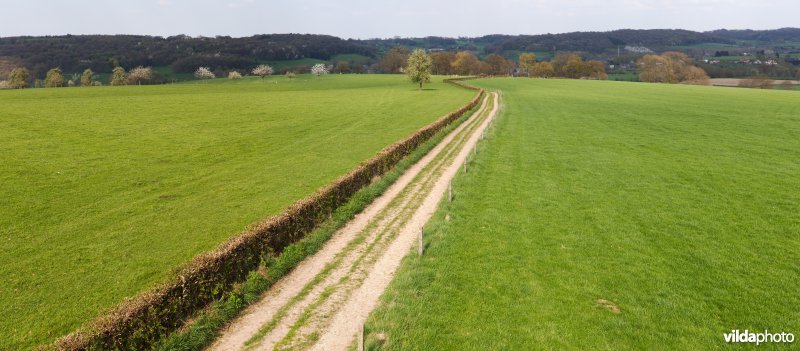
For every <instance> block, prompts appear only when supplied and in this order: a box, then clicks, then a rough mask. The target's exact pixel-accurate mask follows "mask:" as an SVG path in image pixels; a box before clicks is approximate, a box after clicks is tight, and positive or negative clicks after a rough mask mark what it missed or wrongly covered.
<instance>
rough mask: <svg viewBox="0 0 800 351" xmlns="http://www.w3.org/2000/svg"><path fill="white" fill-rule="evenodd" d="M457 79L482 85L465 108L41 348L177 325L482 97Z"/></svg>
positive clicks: (154, 338) (118, 345)
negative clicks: (478, 86) (477, 86)
mask: <svg viewBox="0 0 800 351" xmlns="http://www.w3.org/2000/svg"><path fill="white" fill-rule="evenodd" d="M460 80H464V78H456V79H446V80H445V82H447V83H450V84H454V85H457V86H459V87H462V88H465V89H470V90H473V91H476V92H477V94H476V95H475V97H474V98H473V99H472V100H471V101H470V102H468V103H467V104H465V105H463V106H462V107H461V108H459V109H457V110H455V111H453V112H450V113H448V114H446V115H444V116H442V117H440V118H439V119H437V120H436V121H434V122H433V123H431V124H429V125H427V126H425V127H423V128H421V129H419V130H417V131H416V132H415V133H413V134H412V135H410V136H409V137H407V138H405V139H403V140H402V141H399V142H395V143H393V144H391V145H389V146H387V147H386V148H384V149H383V150H381V151H380V152H378V153H377V154H376V155H375V156H373V157H372V158H370V159H368V160H367V161H365V162H363V163H361V164H360V165H359V166H357V167H356V168H355V169H353V170H352V171H350V172H349V173H347V174H346V175H344V176H342V177H339V178H338V179H336V180H334V181H333V182H331V183H330V184H328V185H326V186H324V187H322V188H321V189H319V190H317V191H316V192H315V193H314V194H313V195H311V196H309V197H306V198H304V199H301V200H298V201H296V202H295V203H293V204H292V205H290V206H289V207H288V208H287V209H286V210H285V211H284V212H282V213H280V214H277V215H274V216H271V217H268V218H266V219H264V220H262V221H261V222H259V223H258V224H256V225H254V226H252V227H251V228H250V229H248V230H246V231H245V232H243V233H241V234H239V235H237V236H235V237H233V238H231V239H229V240H228V241H226V242H224V243H223V244H221V245H220V246H218V247H217V248H216V249H214V250H212V251H209V252H206V253H202V254H199V255H197V256H195V257H194V258H193V259H191V260H190V261H189V262H187V263H185V264H183V265H181V266H179V267H178V268H176V269H175V270H174V271H173V273H172V274H171V275H170V276H169V277H167V278H166V279H164V281H162V282H161V283H159V284H157V285H156V286H154V287H153V288H150V289H149V290H146V291H144V292H142V293H140V294H138V295H136V296H134V297H132V298H127V299H125V300H124V301H123V302H121V303H120V304H118V305H117V306H115V307H113V308H111V309H110V310H108V311H106V312H104V313H101V314H100V316H98V317H97V318H95V319H94V320H93V321H90V322H89V323H87V324H86V325H84V326H83V327H81V328H80V329H78V330H77V331H75V332H73V333H71V334H69V335H67V336H64V337H62V338H60V339H58V340H57V341H56V342H55V343H53V344H52V345H49V346H45V347H44V348H45V349H56V350H63V351H73V350H76V351H77V350H95V349H102V350H130V349H147V348H149V347H151V346H152V345H154V344H155V343H157V342H158V341H159V340H160V339H161V338H162V337H164V336H166V335H168V334H169V333H171V332H173V331H175V330H177V329H178V328H180V327H181V326H182V325H183V323H184V321H185V320H186V319H187V318H189V317H191V316H192V315H193V314H194V313H196V312H198V311H199V310H201V309H203V308H204V307H205V306H207V305H208V304H210V303H211V302H213V301H216V300H218V299H219V298H221V297H223V296H225V295H226V294H228V293H230V292H231V291H232V290H233V288H234V287H235V285H236V284H239V283H241V282H243V281H245V280H246V278H247V276H248V274H249V273H250V272H252V271H254V270H256V269H257V268H258V266H259V264H260V263H261V262H262V260H263V259H264V258H265V257H267V256H269V255H275V254H279V253H280V252H282V251H283V250H284V249H285V248H286V247H287V246H289V245H291V244H292V243H295V242H297V241H299V240H300V239H302V238H304V237H305V235H306V234H308V233H310V232H312V231H313V230H314V229H315V228H317V226H318V225H320V224H321V223H323V222H325V220H326V219H327V218H329V217H330V216H331V214H332V213H333V212H334V211H335V210H336V209H337V208H338V207H340V206H341V205H343V204H345V203H347V201H348V200H349V199H350V198H351V197H352V196H353V195H354V194H355V193H356V192H358V191H359V190H360V189H362V188H364V187H365V186H367V185H369V184H371V183H372V181H373V180H374V179H376V178H379V177H381V176H382V175H384V174H386V173H387V172H388V171H390V170H391V169H392V168H393V167H395V166H396V165H397V164H398V163H399V162H400V161H401V160H402V159H404V158H405V157H406V156H408V155H409V154H410V153H411V152H413V151H414V150H416V149H417V147H419V146H420V145H421V144H423V143H424V142H426V141H428V140H430V139H431V138H432V137H434V136H435V135H436V134H438V133H439V132H440V131H441V130H443V129H444V128H445V127H447V126H448V125H449V124H450V123H452V122H453V121H456V120H457V119H459V118H460V117H461V116H463V115H464V113H466V112H467V111H470V110H471V109H473V108H474V107H475V106H476V105H477V104H479V103H480V101H481V98H482V97H483V96H484V94H485V92H484V90H483V89H480V88H476V87H471V86H468V85H466V84H463V83H460V82H459V81H460Z"/></svg>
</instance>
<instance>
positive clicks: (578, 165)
mask: <svg viewBox="0 0 800 351" xmlns="http://www.w3.org/2000/svg"><path fill="white" fill-rule="evenodd" d="M470 84H474V85H478V86H481V87H485V88H493V89H500V90H502V92H503V98H504V102H505V107H504V108H505V111H504V113H503V114H502V115H501V117H500V119H499V120H498V121H497V122H496V126H495V127H494V129H493V130H492V131H491V132H490V133H489V134H488V137H487V141H486V142H485V144H484V145H482V149H481V152H480V153H478V155H477V158H476V159H475V161H474V162H473V163H472V164H471V167H470V172H469V173H467V174H466V175H463V174H462V175H459V176H458V178H457V179H456V181H455V184H454V193H455V200H454V202H453V203H452V204H442V205H441V207H440V209H439V211H438V212H437V214H436V215H435V216H434V219H433V220H432V221H431V223H429V224H428V226H427V227H426V228H427V230H426V235H427V237H426V243H425V244H426V251H425V255H424V256H423V257H422V258H421V259H420V258H418V257H416V255H413V254H412V255H410V256H409V257H407V258H406V259H405V260H404V262H403V265H402V267H401V269H400V271H399V273H398V275H397V276H396V278H395V280H394V281H393V283H392V284H391V286H390V288H389V289H388V290H387V292H386V294H385V295H384V296H383V298H382V303H381V307H379V308H378V309H377V310H376V311H375V312H374V313H373V314H372V315H371V317H370V318H369V320H368V323H367V331H368V346H369V348H370V349H373V350H374V349H384V350H411V349H413V350H538V349H546V350H654V349H659V350H708V349H721V348H724V347H726V344H725V343H724V339H723V333H725V332H730V330H731V329H740V330H742V331H744V329H749V330H750V331H759V332H760V331H763V330H765V329H768V330H769V331H770V332H792V333H794V334H795V335H798V333H800V309H798V308H797V306H798V305H800V293H798V288H797V282H798V281H800V216H798V213H800V191H798V189H800V177H798V174H800V138H798V136H800V95H798V93H797V92H783V91H759V90H745V89H724V88H714V87H695V86H677V85H654V84H641V83H619V82H593V81H570V80H532V79H519V78H517V79H493V80H478V81H471V82H470ZM616 309H618V312H619V313H615V310H616ZM379 333H384V335H385V337H386V341H385V342H381V341H379V337H378V335H379ZM796 342H797V341H795V343H796ZM727 346H731V345H727ZM739 346H744V345H739ZM753 346H754V345H753ZM785 347H786V345H777V344H773V345H764V344H762V345H761V346H760V348H761V349H773V348H774V349H785Z"/></svg>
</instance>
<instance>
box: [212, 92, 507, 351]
mask: <svg viewBox="0 0 800 351" xmlns="http://www.w3.org/2000/svg"><path fill="white" fill-rule="evenodd" d="M498 106H499V97H498V95H497V94H494V93H492V94H488V95H487V97H486V98H485V99H484V101H483V103H482V105H481V107H480V108H479V110H478V111H477V112H476V113H475V114H473V115H472V116H470V118H469V119H468V120H467V121H465V122H464V123H463V124H462V125H460V126H459V127H458V128H456V129H455V130H453V131H452V132H451V133H450V134H448V135H447V136H446V137H445V138H444V139H443V140H442V142H440V143H439V145H437V146H436V147H435V148H434V149H433V150H431V152H429V153H428V154H427V155H426V156H425V157H423V158H422V159H421V160H420V161H419V162H417V163H416V164H415V165H414V166H412V167H411V168H410V169H409V170H408V171H407V172H406V173H405V174H403V175H402V176H401V177H400V178H399V179H398V180H397V182H395V183H394V184H393V185H392V186H391V187H389V189H387V191H386V192H385V193H384V194H383V195H382V196H380V197H379V198H377V199H376V200H375V201H374V202H373V203H372V204H370V205H369V206H368V207H367V208H366V209H365V210H364V211H363V212H362V213H361V214H359V215H358V216H356V217H355V218H354V219H353V220H352V221H350V222H348V223H347V225H345V227H343V228H342V229H340V230H339V231H338V232H337V233H336V234H334V236H333V237H332V238H331V239H330V240H329V241H328V242H327V243H326V244H325V245H324V247H323V248H322V249H321V250H320V251H319V252H318V253H316V254H315V255H313V256H311V257H309V258H308V259H306V260H305V261H303V262H302V263H301V264H300V265H298V267H297V268H295V269H294V270H293V271H292V272H291V273H289V274H288V275H287V276H286V277H285V278H283V279H281V280H280V281H279V282H278V283H277V284H275V286H273V287H272V288H271V289H270V290H269V291H267V292H266V293H265V294H264V296H263V297H262V299H261V301H259V302H257V303H255V304H254V305H252V306H251V307H250V308H248V309H247V310H246V311H245V312H244V313H243V314H242V316H240V317H239V318H238V319H236V320H235V321H233V322H232V323H231V324H230V325H229V326H228V327H227V328H226V329H225V330H224V331H223V333H222V336H221V337H220V338H219V339H218V340H217V341H216V342H215V343H214V344H213V345H212V346H211V347H209V348H208V350H305V349H312V350H345V349H347V347H348V346H349V345H351V344H352V343H353V342H354V340H355V338H356V336H357V335H358V333H359V331H360V329H361V327H362V325H363V323H364V322H365V321H366V319H367V316H368V315H369V313H370V312H371V311H372V310H373V309H374V308H375V306H376V305H377V303H378V299H379V297H380V296H381V294H382V293H383V291H384V290H385V289H386V287H387V286H388V285H389V282H391V280H392V278H393V277H394V274H395V272H396V270H397V268H398V267H399V265H400V262H401V260H402V258H403V257H404V256H406V255H407V254H409V253H410V252H411V248H412V247H414V246H415V243H417V240H418V235H419V230H420V228H421V227H422V226H423V225H424V224H425V223H426V222H427V221H428V220H429V219H430V217H431V216H432V215H433V213H434V211H435V210H436V207H437V205H438V203H439V201H440V199H442V198H443V196H444V195H445V194H446V193H447V190H448V186H449V183H450V181H451V180H452V178H453V177H454V176H455V174H456V173H457V172H459V171H463V169H464V168H463V164H464V162H466V161H467V160H468V158H469V155H470V153H471V152H473V149H474V148H475V145H476V144H477V142H478V140H479V139H480V137H481V134H482V133H483V132H484V130H485V129H486V128H487V126H488V125H489V123H490V122H491V120H492V119H493V118H494V117H495V115H496V114H497V110H498ZM445 201H446V200H445ZM414 254H415V255H416V250H415V251H414Z"/></svg>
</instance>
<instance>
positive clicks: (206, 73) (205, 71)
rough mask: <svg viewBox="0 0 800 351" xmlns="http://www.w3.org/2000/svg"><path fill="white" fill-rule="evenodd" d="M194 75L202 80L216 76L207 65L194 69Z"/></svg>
mask: <svg viewBox="0 0 800 351" xmlns="http://www.w3.org/2000/svg"><path fill="white" fill-rule="evenodd" d="M194 76H195V77H197V79H203V80H205V79H214V78H217V76H215V75H214V72H211V69H209V68H208V67H199V68H197V71H194Z"/></svg>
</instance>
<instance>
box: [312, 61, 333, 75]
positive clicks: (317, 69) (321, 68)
mask: <svg viewBox="0 0 800 351" xmlns="http://www.w3.org/2000/svg"><path fill="white" fill-rule="evenodd" d="M328 72H329V70H328V67H325V64H323V63H318V64H316V65H314V66H312V67H311V73H313V74H315V75H316V76H317V77H319V76H320V75H323V74H328Z"/></svg>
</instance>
